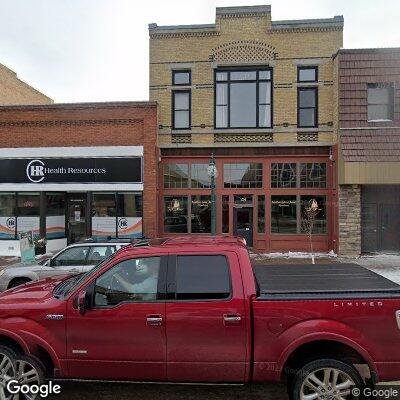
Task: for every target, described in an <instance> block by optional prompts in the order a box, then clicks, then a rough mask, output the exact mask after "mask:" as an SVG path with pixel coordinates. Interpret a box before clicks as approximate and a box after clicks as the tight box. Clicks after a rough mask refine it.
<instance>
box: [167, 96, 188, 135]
mask: <svg viewBox="0 0 400 400" xmlns="http://www.w3.org/2000/svg"><path fill="white" fill-rule="evenodd" d="M177 93H187V94H188V95H189V105H188V109H187V110H186V109H182V110H181V109H179V110H175V94H177ZM171 111H172V113H171V114H172V115H171V121H172V129H173V130H175V131H183V130H191V129H192V91H191V90H190V89H184V90H181V89H180V90H172V107H171ZM175 111H187V112H188V113H189V118H188V122H189V126H188V127H187V128H186V127H184V128H177V127H176V126H175Z"/></svg>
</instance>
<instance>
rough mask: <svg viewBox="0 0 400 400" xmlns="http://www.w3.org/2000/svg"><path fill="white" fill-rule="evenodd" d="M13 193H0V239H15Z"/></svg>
mask: <svg viewBox="0 0 400 400" xmlns="http://www.w3.org/2000/svg"><path fill="white" fill-rule="evenodd" d="M15 226H16V218H15V193H1V194H0V239H15Z"/></svg>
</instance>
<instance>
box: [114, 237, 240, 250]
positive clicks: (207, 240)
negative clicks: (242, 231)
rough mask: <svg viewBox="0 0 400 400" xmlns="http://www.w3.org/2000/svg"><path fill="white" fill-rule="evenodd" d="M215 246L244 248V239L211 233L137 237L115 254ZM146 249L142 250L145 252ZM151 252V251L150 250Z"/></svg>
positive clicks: (214, 248) (211, 248) (211, 247)
mask: <svg viewBox="0 0 400 400" xmlns="http://www.w3.org/2000/svg"><path fill="white" fill-rule="evenodd" d="M216 246H218V249H220V250H222V247H224V248H229V247H238V246H239V247H242V248H246V244H245V241H244V240H243V238H241V237H227V236H222V235H219V236H211V235H201V236H192V235H185V236H174V237H165V238H153V239H139V240H134V241H132V243H131V244H130V245H128V246H124V247H123V248H121V249H120V250H118V251H117V252H116V253H115V255H117V254H118V255H119V254H122V253H127V252H132V253H138V252H139V251H141V252H143V250H144V249H147V250H155V249H158V250H163V249H165V250H172V248H174V249H175V248H177V249H184V248H187V247H189V248H190V249H191V250H193V249H202V250H204V249H206V248H210V250H213V251H215V250H216ZM146 252H147V251H144V253H146ZM150 252H151V251H150Z"/></svg>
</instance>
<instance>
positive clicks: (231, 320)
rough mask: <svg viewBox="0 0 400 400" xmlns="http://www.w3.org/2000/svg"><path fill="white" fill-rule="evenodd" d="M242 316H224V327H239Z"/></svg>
mask: <svg viewBox="0 0 400 400" xmlns="http://www.w3.org/2000/svg"><path fill="white" fill-rule="evenodd" d="M241 321H242V316H241V315H240V314H225V315H224V325H228V326H230V325H240V323H241Z"/></svg>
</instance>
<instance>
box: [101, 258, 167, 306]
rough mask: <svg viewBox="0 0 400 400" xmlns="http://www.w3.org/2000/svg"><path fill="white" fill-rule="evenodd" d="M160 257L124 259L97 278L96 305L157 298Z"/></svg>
mask: <svg viewBox="0 0 400 400" xmlns="http://www.w3.org/2000/svg"><path fill="white" fill-rule="evenodd" d="M159 270H160V257H146V258H139V259H137V258H136V259H131V260H125V261H122V262H120V263H118V264H116V265H114V266H113V267H112V268H111V269H109V270H108V271H106V272H105V273H104V274H103V275H102V276H100V277H99V278H98V279H97V280H96V284H95V298H94V303H95V305H96V306H116V305H118V304H119V303H122V302H127V301H129V302H131V301H152V300H157V286H158V274H159Z"/></svg>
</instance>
